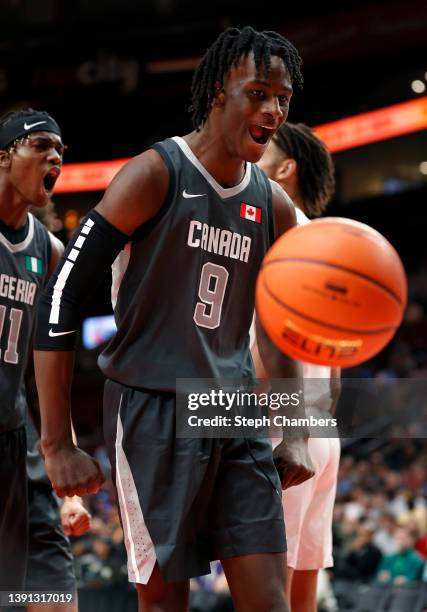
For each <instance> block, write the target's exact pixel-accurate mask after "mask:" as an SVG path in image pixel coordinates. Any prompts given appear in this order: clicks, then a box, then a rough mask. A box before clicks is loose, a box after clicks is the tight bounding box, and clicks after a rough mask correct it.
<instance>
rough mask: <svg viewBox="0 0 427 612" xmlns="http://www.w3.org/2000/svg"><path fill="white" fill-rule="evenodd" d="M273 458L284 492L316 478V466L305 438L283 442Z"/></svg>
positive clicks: (276, 449) (277, 447)
mask: <svg viewBox="0 0 427 612" xmlns="http://www.w3.org/2000/svg"><path fill="white" fill-rule="evenodd" d="M273 458H274V465H275V466H276V469H277V471H278V472H279V476H280V482H281V483H282V489H283V490H285V489H288V488H289V487H295V486H296V485H299V484H301V483H302V482H305V481H306V480H308V479H309V478H312V477H313V476H314V472H315V470H314V465H313V462H312V460H311V457H310V453H309V452H308V447H307V439H305V438H295V439H286V440H282V442H281V443H280V444H279V445H278V446H276V448H275V449H274V451H273Z"/></svg>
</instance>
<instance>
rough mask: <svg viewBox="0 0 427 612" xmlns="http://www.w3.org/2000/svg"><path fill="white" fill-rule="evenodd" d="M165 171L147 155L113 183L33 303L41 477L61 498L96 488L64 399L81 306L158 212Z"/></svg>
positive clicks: (97, 475)
mask: <svg viewBox="0 0 427 612" xmlns="http://www.w3.org/2000/svg"><path fill="white" fill-rule="evenodd" d="M168 188H169V172H168V170H167V168H166V165H165V163H164V162H163V160H162V159H161V157H160V155H159V154H158V153H157V152H155V151H153V150H150V151H147V152H145V153H143V154H141V155H139V156H138V157H136V158H134V159H133V160H131V161H130V162H128V163H127V164H126V166H125V167H124V168H123V169H122V170H121V171H120V172H119V174H118V175H117V176H116V177H115V178H114V180H113V181H112V183H111V185H110V186H109V188H108V189H107V191H106V192H105V195H104V197H103V198H102V200H101V202H100V203H99V204H98V205H97V206H96V207H95V209H93V210H92V211H90V212H89V213H88V215H87V216H86V217H85V219H84V220H83V222H82V224H81V225H80V227H79V228H78V229H77V230H76V232H75V233H74V235H73V237H72V239H71V240H70V242H69V243H68V245H67V248H66V249H65V252H64V253H63V254H62V256H61V257H60V259H59V263H58V266H57V268H56V270H55V272H54V273H53V275H52V277H51V279H50V281H49V283H48V286H47V289H46V290H45V292H44V293H43V295H42V297H41V298H40V301H39V312H38V320H37V328H36V339H35V349H36V350H35V352H34V365H35V373H36V382H37V389H38V395H39V402H40V411H41V421H42V430H41V447H42V451H43V454H44V457H45V463H46V471H47V473H48V476H49V478H50V480H51V482H52V486H53V488H54V489H55V491H56V493H57V494H58V495H59V496H61V497H63V496H72V495H75V494H77V495H83V494H86V493H93V492H96V491H97V490H98V489H99V487H100V486H101V484H102V482H103V476H102V474H101V471H100V468H99V466H98V464H97V462H96V461H95V460H94V459H92V458H91V457H89V456H88V455H87V454H86V453H84V452H83V451H81V450H80V449H78V448H77V447H76V446H75V444H74V442H73V440H72V434H71V417H70V393H71V383H72V376H73V366H74V345H75V336H76V332H77V330H78V328H79V325H80V322H81V320H80V319H81V314H80V312H81V310H80V309H81V305H82V304H84V303H85V302H86V301H87V299H89V298H90V297H91V295H93V294H94V293H95V292H96V290H97V288H98V286H99V284H100V283H101V282H102V280H103V279H104V278H105V276H106V274H107V273H108V272H109V270H110V268H111V265H112V263H113V262H114V260H115V258H116V257H117V255H118V253H119V252H120V251H121V250H122V249H123V247H124V246H125V244H126V242H128V241H129V239H130V237H131V235H132V234H133V233H134V231H135V230H136V229H137V228H138V227H140V226H141V225H142V224H143V223H145V222H146V221H148V220H149V219H152V218H153V217H154V216H155V215H156V214H157V213H158V212H159V211H160V209H161V207H162V204H163V203H164V201H165V198H166V194H167V191H168Z"/></svg>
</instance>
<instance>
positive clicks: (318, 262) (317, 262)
mask: <svg viewBox="0 0 427 612" xmlns="http://www.w3.org/2000/svg"><path fill="white" fill-rule="evenodd" d="M279 261H289V262H300V263H312V264H315V265H322V266H326V267H328V268H334V269H336V270H342V271H343V272H348V273H349V274H354V275H355V276H359V277H360V278H363V279H364V280H367V281H369V282H370V283H372V284H374V285H376V286H377V287H379V288H380V289H382V290H383V291H385V292H386V293H388V294H389V295H390V296H391V297H392V298H393V299H394V300H395V301H396V302H397V303H398V304H399V306H403V302H402V301H401V299H400V298H399V297H398V296H397V295H396V294H395V293H394V292H393V291H392V290H391V289H389V288H388V287H386V286H385V285H382V284H381V283H379V282H378V281H377V280H375V279H374V278H372V277H371V276H368V275H367V274H364V273H363V272H358V271H357V270H352V269H351V268H347V267H346V266H340V265H339V264H332V263H328V262H327V261H324V260H323V259H322V260H316V259H307V258H303V257H281V258H276V259H272V260H270V261H267V262H266V263H265V264H264V265H263V268H264V267H266V266H269V265H270V264H273V263H277V262H279Z"/></svg>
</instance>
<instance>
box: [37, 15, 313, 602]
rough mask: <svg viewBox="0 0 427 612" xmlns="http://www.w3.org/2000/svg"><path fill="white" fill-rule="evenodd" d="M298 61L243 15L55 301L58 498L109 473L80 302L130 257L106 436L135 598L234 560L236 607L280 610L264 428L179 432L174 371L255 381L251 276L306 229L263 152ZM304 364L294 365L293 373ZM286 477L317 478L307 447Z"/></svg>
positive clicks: (96, 216) (52, 365) (281, 552)
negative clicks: (226, 434) (243, 434)
mask: <svg viewBox="0 0 427 612" xmlns="http://www.w3.org/2000/svg"><path fill="white" fill-rule="evenodd" d="M301 80H302V77H301V74H300V58H299V55H298V53H297V51H296V49H295V48H294V47H293V45H292V44H291V43H290V42H289V41H288V40H286V39H285V38H283V37H282V36H280V35H279V34H277V33H275V32H256V31H255V30H253V29H252V28H250V27H246V28H244V29H242V30H238V29H236V28H230V29H228V30H226V31H225V32H223V33H222V34H221V35H220V36H219V37H218V39H217V40H216V41H215V42H214V44H213V45H212V46H211V47H210V48H209V49H208V50H207V52H206V54H205V56H204V57H203V59H202V61H201V63H200V65H199V67H198V68H197V70H196V72H195V75H194V79H193V86H192V100H193V105H192V109H193V123H194V128H195V129H194V131H193V132H191V133H190V134H187V135H186V136H184V137H174V138H171V139H167V140H165V141H163V142H161V143H158V144H156V145H154V146H153V147H152V148H151V149H150V150H148V151H146V152H145V153H143V154H141V155H139V156H138V157H136V158H135V159H133V160H132V161H130V162H129V163H128V164H127V165H126V166H125V168H124V169H123V170H122V171H121V172H120V173H119V174H118V176H117V177H116V178H115V179H114V180H113V182H112V184H111V185H110V187H109V189H108V190H107V192H106V194H105V196H104V197H103V199H102V201H101V202H100V203H99V204H98V205H97V206H96V208H95V209H94V210H92V211H91V212H90V213H89V214H88V216H87V217H86V219H85V220H84V222H83V223H82V225H81V226H80V229H79V231H77V232H76V235H75V237H74V238H73V240H72V241H71V242H70V244H69V246H68V248H67V249H66V252H65V254H64V256H63V258H62V259H61V262H60V264H59V266H58V268H57V271H56V273H55V274H54V276H53V279H52V281H51V282H50V283H49V287H48V290H47V292H46V293H45V296H44V298H43V300H42V306H41V309H40V315H39V321H38V332H37V344H36V346H37V349H38V350H37V351H36V352H35V363H36V374H37V384H38V389H39V395H40V401H41V408H42V419H43V424H42V446H43V450H44V454H45V457H46V466H47V471H48V475H49V477H50V479H51V481H52V483H53V485H54V488H55V490H56V491H57V492H58V494H59V495H67V494H72V493H79V494H82V493H87V492H93V491H96V490H97V489H98V488H99V486H100V485H101V483H102V475H101V474H100V472H99V468H98V466H97V465H96V464H95V463H94V462H93V460H92V459H91V458H90V457H88V456H87V455H86V454H84V453H83V452H82V451H80V450H79V449H77V448H76V447H75V446H74V444H73V442H72V439H71V433H70V405H69V392H70V385H71V377H72V364H73V346H74V337H75V331H76V329H77V328H78V326H79V312H78V306H79V304H81V303H82V302H83V301H84V299H85V297H86V296H87V294H88V293H89V292H90V291H91V290H93V288H94V287H93V285H94V279H96V278H99V277H101V276H103V275H104V274H106V273H107V271H108V269H109V267H110V265H111V264H112V263H113V262H114V260H115V259H116V257H117V256H118V254H119V253H120V255H119V258H118V260H117V261H116V269H115V273H114V275H113V276H114V278H115V279H116V280H117V282H118V283H120V287H119V289H118V297H117V303H116V306H115V317H116V321H117V326H118V331H117V334H116V335H115V337H114V339H113V340H112V341H111V343H110V344H109V346H108V347H107V349H106V350H105V351H104V353H103V354H102V356H101V358H100V362H99V363H100V366H101V368H102V370H103V371H104V373H105V374H106V376H107V377H108V379H109V380H108V381H107V383H106V388H105V413H104V414H105V418H104V423H105V434H106V441H107V446H108V447H109V453H110V458H111V461H112V464H113V466H114V476H115V482H116V486H117V491H118V497H119V501H120V512H121V518H122V523H123V528H124V531H125V541H126V546H127V552H128V572H129V578H130V580H131V581H133V582H136V583H137V588H138V595H139V610H140V612H142V611H154V610H156V611H159V610H164V611H166V610H168V611H171V610H176V611H183V610H186V609H187V606H188V588H189V587H188V582H189V578H190V577H191V576H196V575H200V574H204V573H208V572H209V561H210V560H211V559H221V560H222V563H223V566H224V570H225V574H226V576H227V580H228V582H229V585H230V590H231V593H232V597H233V600H234V603H235V607H236V609H237V610H245V611H247V612H249V611H252V610H253V611H254V612H255V611H256V612H263V611H265V612H267V611H268V612H272V611H275V612H279V611H280V612H283V611H285V610H287V605H286V600H285V597H284V593H283V580H284V572H285V569H286V555H285V550H286V548H285V534H284V524H283V513H282V508H281V495H280V494H279V489H280V481H279V478H278V474H277V472H276V470H275V467H274V464H273V459H272V453H271V447H270V445H269V442H268V441H266V440H259V439H258V440H251V441H247V440H244V439H228V440H221V441H220V440H217V439H215V440H206V439H204V440H200V439H185V440H183V439H178V438H176V437H175V418H176V417H175V393H174V390H175V384H176V379H177V378H211V379H220V378H235V377H236V376H242V377H248V376H249V377H251V376H252V375H253V371H252V363H251V358H250V353H249V327H250V323H251V319H252V313H253V309H254V286H255V280H256V277H257V274H258V270H259V267H260V264H261V261H262V259H263V256H264V254H265V252H266V251H267V249H268V248H269V246H270V244H271V242H272V241H273V239H274V227H275V231H276V232H277V233H282V232H284V231H286V229H288V228H290V227H292V226H293V225H294V224H295V212H294V207H293V205H292V203H291V202H290V200H289V198H288V197H287V196H286V194H285V193H284V192H283V190H282V189H281V188H280V187H278V186H276V185H273V184H272V183H270V182H269V180H268V179H267V177H266V176H265V175H264V173H263V172H262V171H261V170H259V169H258V168H257V167H256V166H255V165H254V162H256V161H258V160H259V159H260V157H261V156H262V154H263V153H264V151H265V149H266V147H267V144H268V142H269V141H270V140H271V138H272V136H273V134H274V132H275V130H276V129H277V128H278V127H279V126H280V125H281V124H282V123H283V122H284V121H285V119H286V117H287V114H288V109H289V103H290V99H291V96H292V90H293V85H294V84H296V85H299V84H301ZM298 375H299V371H298V366H297V365H296V364H295V363H294V362H292V361H291V360H288V376H289V378H291V377H297V376H298ZM280 453H282V457H285V458H286V461H287V469H286V472H285V474H286V475H285V476H284V477H283V479H282V485H283V486H285V487H286V486H289V485H290V484H293V483H294V482H300V481H302V480H304V479H306V478H308V477H310V476H312V473H313V472H312V470H311V462H310V459H309V456H308V454H307V448H306V443H305V442H304V441H302V442H301V444H300V447H299V448H298V449H297V448H296V447H295V448H294V449H289V448H283V447H282V448H281V450H279V453H278V455H280Z"/></svg>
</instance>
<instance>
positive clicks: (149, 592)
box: [136, 567, 188, 604]
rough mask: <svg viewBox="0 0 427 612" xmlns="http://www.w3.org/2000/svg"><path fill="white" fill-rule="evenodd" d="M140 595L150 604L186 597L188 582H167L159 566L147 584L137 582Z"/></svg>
mask: <svg viewBox="0 0 427 612" xmlns="http://www.w3.org/2000/svg"><path fill="white" fill-rule="evenodd" d="M136 586H137V590H138V597H139V598H140V599H142V601H144V602H145V603H148V604H160V603H162V602H164V601H165V600H168V599H170V598H172V599H176V600H177V601H179V600H181V599H185V597H186V593H187V591H188V586H187V583H186V582H182V583H181V582H165V581H164V579H163V577H162V575H161V573H160V570H159V569H158V567H156V569H155V570H154V571H153V574H152V576H151V578H150V580H149V581H148V583H147V584H137V585H136Z"/></svg>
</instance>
